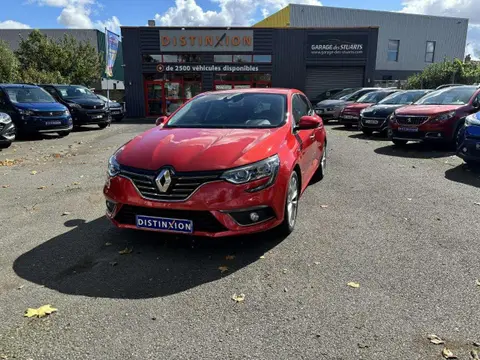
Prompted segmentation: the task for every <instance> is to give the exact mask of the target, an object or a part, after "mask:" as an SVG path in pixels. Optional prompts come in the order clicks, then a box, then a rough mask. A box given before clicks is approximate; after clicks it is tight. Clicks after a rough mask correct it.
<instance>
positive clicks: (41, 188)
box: [37, 186, 47, 190]
mask: <svg viewBox="0 0 480 360" xmlns="http://www.w3.org/2000/svg"><path fill="white" fill-rule="evenodd" d="M46 188H47V187H46V186H39V187H38V188H37V190H43V189H46Z"/></svg>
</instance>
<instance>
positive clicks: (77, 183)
mask: <svg viewBox="0 0 480 360" xmlns="http://www.w3.org/2000/svg"><path fill="white" fill-rule="evenodd" d="M72 185H80V183H79V182H77V181H75V182H74V183H73V184H72Z"/></svg>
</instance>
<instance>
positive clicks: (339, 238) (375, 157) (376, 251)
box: [0, 123, 480, 360]
mask: <svg viewBox="0 0 480 360" xmlns="http://www.w3.org/2000/svg"><path fill="white" fill-rule="evenodd" d="M151 126H152V125H150V124H146V125H138V124H132V123H130V124H128V123H121V124H113V125H112V126H111V127H109V128H107V129H105V130H97V129H96V128H92V129H85V130H83V131H80V132H74V133H72V134H71V135H69V136H68V137H66V138H62V139H57V138H55V137H52V138H45V139H43V140H24V141H18V142H15V143H14V145H12V147H11V148H9V149H7V150H4V151H1V152H0V161H2V163H3V164H4V165H5V166H0V219H1V221H0V246H1V249H2V251H1V252H0V304H1V306H0V308H1V313H2V321H1V326H0V359H49V360H53V359H62V360H64V359H82V360H83V359H246V358H247V359H389V360H392V359H422V360H425V359H440V358H442V357H441V351H442V349H443V347H442V345H433V344H431V343H430V342H429V341H428V339H427V336H428V335H429V334H436V335H438V336H439V337H441V338H442V339H443V340H445V341H446V343H447V347H448V348H449V349H451V350H452V352H453V353H454V354H455V355H457V356H458V357H459V358H460V359H468V358H469V352H470V351H471V350H472V349H473V348H474V347H473V342H480V325H479V321H478V319H479V315H478V314H479V303H480V286H477V284H476V280H477V279H479V278H480V265H479V261H478V239H479V230H480V227H479V222H478V219H479V214H480V205H479V204H480V172H476V171H472V170H469V169H467V168H465V167H464V166H463V165H462V162H461V161H460V160H459V159H458V158H456V157H454V156H452V155H453V154H452V153H448V152H446V151H445V150H442V149H435V148H433V149H432V148H430V147H428V146H424V145H417V144H411V145H408V146H407V147H406V149H405V150H400V149H396V148H394V147H393V146H392V145H391V143H390V142H389V141H386V140H383V139H381V138H379V137H375V136H374V137H371V138H366V137H364V136H363V135H360V134H359V133H358V132H356V131H346V130H344V129H343V128H341V127H339V126H338V125H335V124H332V125H329V126H328V136H329V138H328V139H329V142H328V147H329V148H328V150H329V153H328V154H329V158H328V168H327V175H326V178H325V179H324V180H322V181H321V182H318V183H315V184H311V186H310V187H309V188H308V189H307V190H306V192H305V194H304V196H303V198H302V199H301V201H300V209H299V218H298V223H297V227H296V229H295V231H294V233H293V234H292V235H290V236H289V237H288V238H286V239H278V238H276V237H275V235H273V234H272V233H264V234H259V235H256V236H250V237H248V238H244V237H242V238H225V239H216V240H208V239H190V238H186V239H185V238H176V237H173V236H166V235H163V234H157V233H146V232H136V231H122V230H117V229H115V228H114V227H113V226H112V225H111V224H110V223H109V222H108V221H107V220H106V219H105V217H104V199H103V195H102V187H103V184H104V180H105V177H106V164H107V160H108V157H109V156H110V155H111V154H112V153H113V152H114V151H115V150H116V149H117V148H118V147H119V146H121V145H122V144H123V143H124V142H126V141H127V140H128V139H130V138H131V137H133V136H134V135H136V134H138V133H140V132H142V131H143V130H146V129H148V128H150V127H151ZM178 156H181V154H178ZM6 160H8V161H6ZM125 248H127V249H131V250H132V251H131V253H128V252H129V251H127V254H124V255H121V254H119V252H120V251H121V250H124V249H125ZM219 268H220V269H219ZM349 282H356V283H358V284H359V285H360V286H359V287H358V288H353V287H350V286H347V284H348V283H349ZM233 294H237V295H239V294H244V295H245V300H244V301H243V302H239V303H237V302H235V301H233V300H232V295H233ZM45 304H51V305H52V306H53V307H55V308H57V309H58V312H56V313H54V314H52V315H50V316H48V317H45V318H42V319H28V318H24V317H23V314H24V312H25V310H26V309H27V308H30V307H33V308H37V307H39V306H42V305H45Z"/></svg>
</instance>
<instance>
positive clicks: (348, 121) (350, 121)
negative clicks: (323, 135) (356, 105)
mask: <svg viewBox="0 0 480 360" xmlns="http://www.w3.org/2000/svg"><path fill="white" fill-rule="evenodd" d="M359 120H360V116H358V115H350V114H342V115H340V118H339V119H338V122H339V123H340V124H342V125H358V122H359Z"/></svg>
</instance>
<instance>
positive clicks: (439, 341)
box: [427, 334, 445, 345]
mask: <svg viewBox="0 0 480 360" xmlns="http://www.w3.org/2000/svg"><path fill="white" fill-rule="evenodd" d="M427 338H428V340H430V342H431V343H432V344H435V345H440V344H445V341H443V340H442V339H440V338H439V337H438V336H437V335H435V334H431V335H428V336H427Z"/></svg>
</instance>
